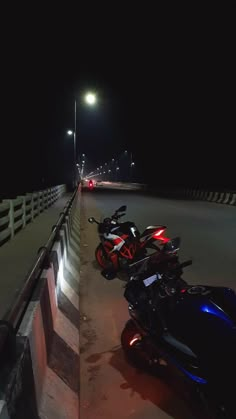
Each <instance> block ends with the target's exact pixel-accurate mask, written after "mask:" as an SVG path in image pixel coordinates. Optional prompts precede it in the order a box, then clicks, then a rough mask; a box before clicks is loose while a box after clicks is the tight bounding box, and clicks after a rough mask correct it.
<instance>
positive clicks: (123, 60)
mask: <svg viewBox="0 0 236 419" xmlns="http://www.w3.org/2000/svg"><path fill="white" fill-rule="evenodd" d="M49 20H50V19H49ZM65 22H66V18H65V20H64V24H58V25H55V27H54V24H53V25H52V24H47V25H46V24H45V25H44V23H42V22H41V24H40V25H36V27H34V22H31V25H30V28H29V27H27V28H26V27H24V28H23V27H22V26H20V27H19V28H18V27H17V30H16V31H15V33H14V36H13V37H11V39H10V36H9V37H8V39H6V42H3V49H2V57H1V58H2V59H1V62H2V70H3V72H2V76H1V102H2V106H1V108H2V112H1V127H2V129H1V131H2V140H1V147H2V150H1V156H0V163H1V191H2V192H3V193H10V191H12V190H14V191H15V190H17V191H19V190H22V192H23V191H25V189H27V188H31V189H32V188H34V187H39V186H40V187H43V186H44V185H48V184H51V183H57V182H64V181H67V180H68V179H69V176H70V173H71V170H72V167H71V163H72V157H73V154H72V153H73V148H72V142H71V140H70V139H69V138H68V137H67V136H66V130H67V129H69V128H73V123H74V122H73V118H74V113H73V112H74V98H75V97H76V98H77V99H78V108H77V110H78V118H77V125H78V137H77V140H78V151H79V152H84V153H86V155H87V156H88V158H89V160H90V162H92V163H94V167H95V166H97V164H99V163H101V164H102V163H104V162H105V161H106V160H108V159H111V158H112V157H113V156H116V155H118V154H119V153H120V152H121V151H122V150H124V149H128V150H129V151H132V152H133V154H134V158H135V162H136V163H137V164H136V166H137V168H139V175H140V177H141V179H142V180H143V181H155V182H158V183H160V184H176V185H177V184H183V185H190V186H191V185H193V186H198V185H199V186H205V187H208V186H216V187H218V186H222V187H223V186H226V187H229V188H234V187H236V181H235V174H234V172H235V163H234V162H235V157H234V152H233V149H234V142H235V121H234V120H235V67H234V54H233V53H232V51H233V50H232V45H231V35H230V33H225V32H224V33H223V31H222V32H221V30H220V29H219V27H217V28H215V29H212V30H206V31H204V32H203V30H202V27H201V28H200V27H198V26H195V27H194V30H191V29H190V28H191V22H190V24H189V27H188V29H187V30H186V31H184V30H183V28H179V31H178V30H177V32H176V31H175V30H173V31H169V30H168V28H165V30H164V31H162V30H160V28H159V27H158V25H157V27H153V30H150V27H151V26H152V25H150V27H149V26H148V22H146V23H145V25H146V26H145V25H144V23H143V25H141V24H138V25H135V27H134V28H133V29H127V27H126V30H124V31H123V26H122V25H121V24H119V25H118V26H116V28H119V30H113V31H112V29H111V27H112V22H111V23H110V27H106V28H105V30H104V28H103V30H101V27H99V22H98V24H97V26H95V27H93V25H92V24H91V27H90V28H87V30H86V27H85V26H83V27H82V28H81V27H80V21H79V20H78V21H77V22H76V20H73V23H72V22H69V23H71V24H68V22H67V24H65ZM140 22H141V21H140ZM141 23H142V22H141ZM101 26H102V25H101ZM127 26H128V25H127ZM145 28H146V29H145ZM216 29H217V30H216ZM87 89H91V90H95V91H96V92H97V94H98V98H99V102H98V106H97V107H96V109H93V110H90V109H86V108H85V107H84V106H83V105H82V103H81V101H80V98H81V97H82V94H83V92H84V91H86V90H87Z"/></svg>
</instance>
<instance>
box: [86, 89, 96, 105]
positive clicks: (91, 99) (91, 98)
mask: <svg viewBox="0 0 236 419" xmlns="http://www.w3.org/2000/svg"><path fill="white" fill-rule="evenodd" d="M84 100H85V102H86V103H87V104H88V105H90V106H93V105H95V103H96V102H97V98H96V95H95V94H94V93H92V92H88V93H86V94H85V96H84Z"/></svg>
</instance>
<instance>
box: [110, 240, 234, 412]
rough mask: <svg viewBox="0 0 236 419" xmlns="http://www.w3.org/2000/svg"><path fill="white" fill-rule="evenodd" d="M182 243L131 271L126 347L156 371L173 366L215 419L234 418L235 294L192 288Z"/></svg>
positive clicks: (130, 354)
mask: <svg viewBox="0 0 236 419" xmlns="http://www.w3.org/2000/svg"><path fill="white" fill-rule="evenodd" d="M179 245H180V239H179V238H175V239H173V240H171V241H170V242H168V243H166V245H165V246H164V247H163V249H162V254H161V255H160V253H159V254H158V255H156V256H155V254H154V255H151V256H149V257H146V258H145V259H144V260H142V261H138V262H137V263H136V264H133V266H131V267H130V269H131V272H130V280H129V282H128V283H127V284H126V285H125V292H124V296H125V298H126V300H127V301H128V303H129V314H130V317H131V319H130V320H129V321H128V322H127V324H126V326H125V328H124V330H123V332H122V335H121V344H122V347H123V350H124V351H125V354H126V356H127V357H128V359H129V360H130V361H132V362H133V363H135V364H136V365H139V366H141V365H142V366H146V367H148V368H149V369H150V368H151V369H152V370H155V371H157V373H158V369H159V368H160V366H161V365H163V363H164V364H166V365H171V366H172V367H174V369H175V370H176V372H178V373H181V374H182V375H183V376H184V377H185V378H187V380H188V381H189V382H190V383H192V384H193V386H194V388H195V389H196V391H197V393H198V394H199V395H200V396H201V399H203V400H204V401H205V402H206V403H207V405H208V406H211V408H212V409H213V411H214V412H215V413H214V415H215V416H214V417H215V418H230V419H235V418H236V408H235V406H234V397H235V395H234V393H235V377H236V294H235V292H234V291H233V290H232V289H230V288H226V287H211V286H205V285H194V286H193V285H188V284H187V283H186V282H185V281H184V280H183V279H182V277H181V275H182V273H183V268H184V267H186V266H188V265H190V264H191V263H192V262H191V261H187V262H184V263H180V262H179V260H178V257H177V251H178V249H179ZM132 269H133V272H132ZM103 275H104V276H105V277H106V278H107V279H113V278H114V277H115V274H114V273H113V274H112V273H110V276H109V274H108V272H106V273H105V272H104V273H103Z"/></svg>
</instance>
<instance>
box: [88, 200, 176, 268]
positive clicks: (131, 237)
mask: <svg viewBox="0 0 236 419" xmlns="http://www.w3.org/2000/svg"><path fill="white" fill-rule="evenodd" d="M126 208H127V207H126V205H123V206H122V207H120V208H119V209H118V210H116V211H115V213H114V214H113V215H112V216H111V217H109V218H108V217H107V218H104V219H103V220H102V222H98V221H97V220H95V218H93V217H90V218H89V219H88V221H89V222H90V223H96V224H97V225H98V235H99V238H100V243H99V245H98V246H97V248H96V250H95V257H96V260H97V262H98V264H99V265H100V266H101V267H102V268H103V269H112V270H114V271H120V270H126V269H127V267H128V265H129V264H130V263H133V262H135V261H137V260H139V259H142V258H144V257H145V256H146V255H147V251H148V249H153V250H155V251H156V252H157V251H161V248H160V246H161V245H163V244H165V243H166V242H168V241H169V238H167V237H164V232H165V230H166V226H159V225H156V226H148V227H146V229H145V230H144V232H143V233H142V234H140V232H139V230H138V228H137V226H136V225H135V223H133V222H131V221H126V222H123V223H120V222H119V221H118V220H119V219H120V218H121V217H123V216H124V215H125V211H126Z"/></svg>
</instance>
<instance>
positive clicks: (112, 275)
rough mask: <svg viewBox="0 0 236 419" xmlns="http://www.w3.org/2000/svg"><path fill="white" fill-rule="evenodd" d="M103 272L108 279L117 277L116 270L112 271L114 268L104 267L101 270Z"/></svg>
mask: <svg viewBox="0 0 236 419" xmlns="http://www.w3.org/2000/svg"><path fill="white" fill-rule="evenodd" d="M101 274H102V276H103V277H104V278H106V279H107V280H108V281H111V280H112V279H115V278H116V272H115V271H112V270H109V269H104V270H103V271H102V272H101Z"/></svg>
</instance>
